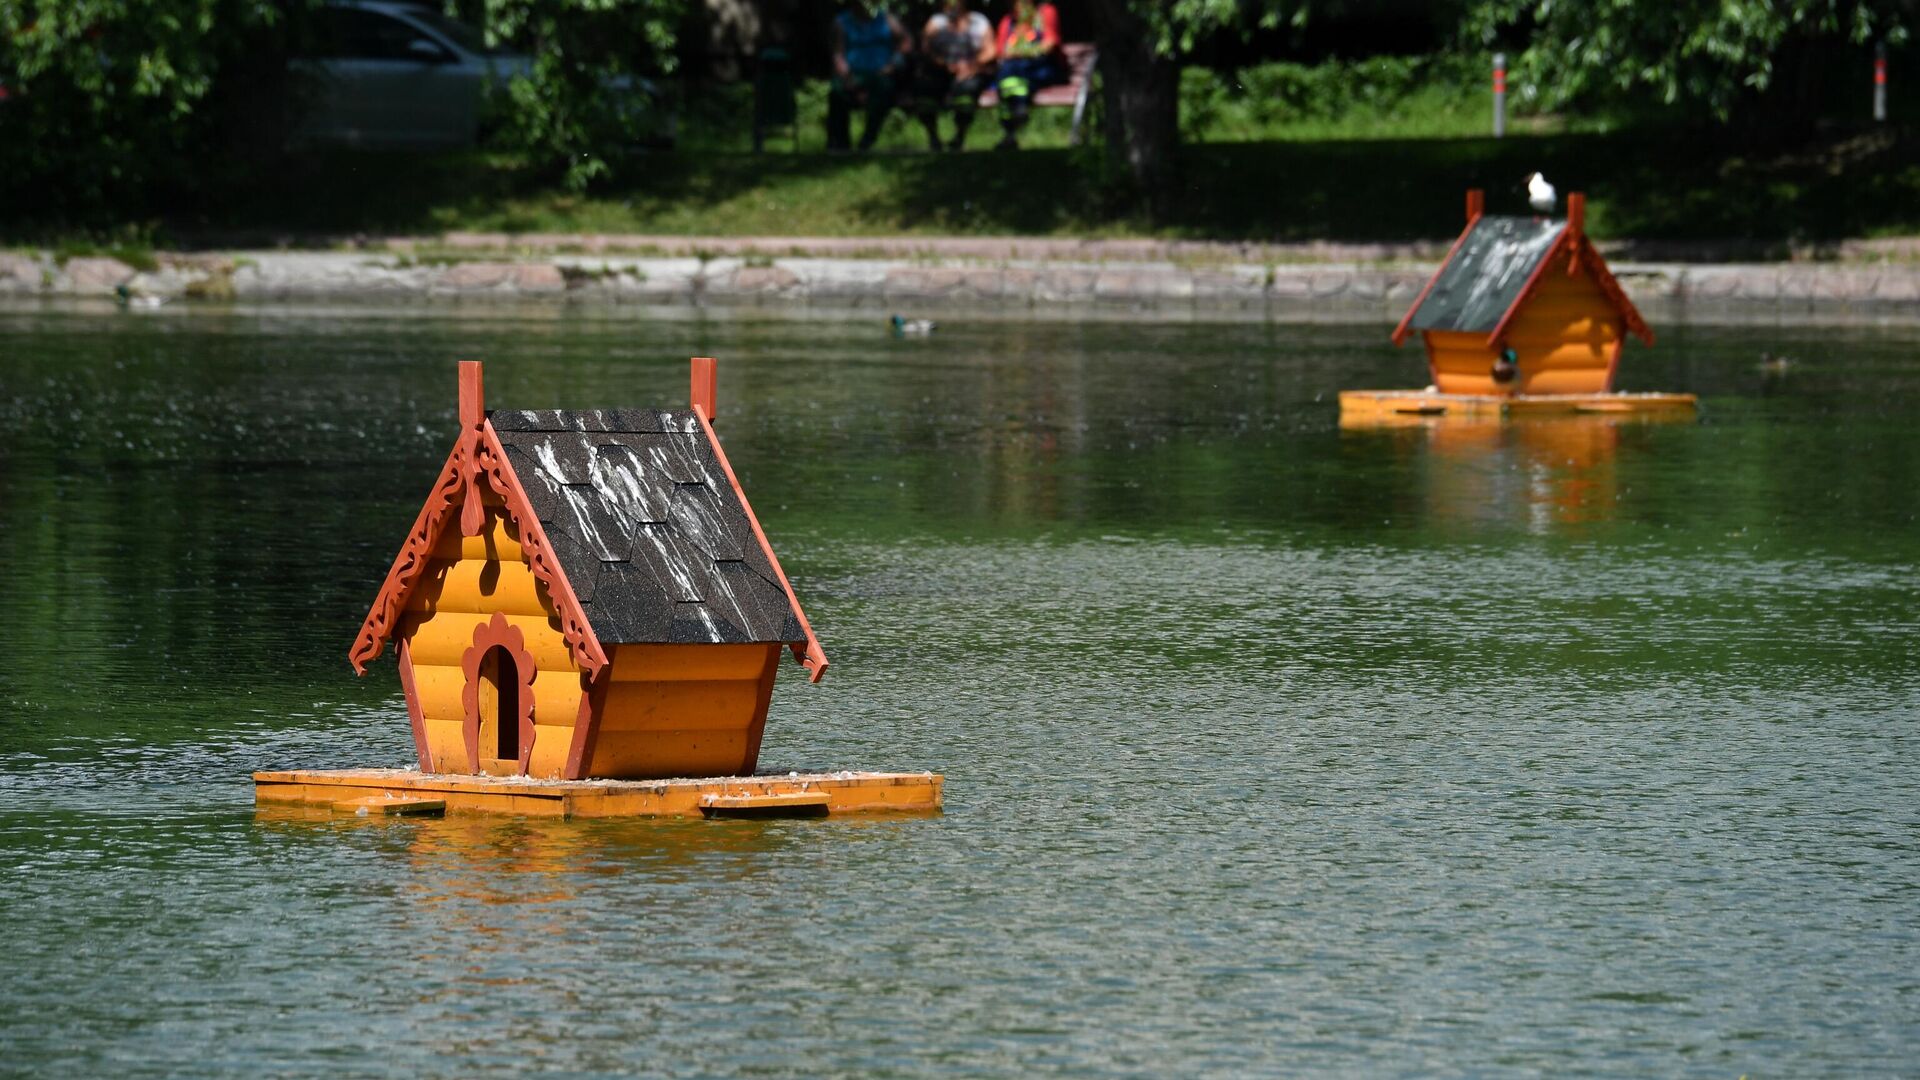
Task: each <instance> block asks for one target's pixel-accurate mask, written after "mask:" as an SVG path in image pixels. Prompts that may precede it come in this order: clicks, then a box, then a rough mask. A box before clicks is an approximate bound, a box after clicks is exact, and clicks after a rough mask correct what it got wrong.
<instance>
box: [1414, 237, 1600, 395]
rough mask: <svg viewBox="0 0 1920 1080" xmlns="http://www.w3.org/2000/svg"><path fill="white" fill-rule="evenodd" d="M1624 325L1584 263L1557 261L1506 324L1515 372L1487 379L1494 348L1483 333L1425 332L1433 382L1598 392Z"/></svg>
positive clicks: (1479, 388)
mask: <svg viewBox="0 0 1920 1080" xmlns="http://www.w3.org/2000/svg"><path fill="white" fill-rule="evenodd" d="M1624 329H1625V327H1624V325H1623V324H1622V322H1621V319H1620V316H1619V315H1618V314H1616V313H1615V312H1614V310H1613V306H1612V305H1611V304H1609V303H1608V302H1607V299H1606V296H1605V294H1603V293H1602V292H1601V291H1600V287H1599V286H1598V285H1597V284H1595V283H1594V281H1593V278H1592V277H1590V276H1589V275H1588V274H1587V273H1586V271H1585V270H1584V269H1583V270H1581V271H1579V272H1578V273H1576V274H1574V275H1572V276H1568V274H1567V261H1566V260H1565V259H1564V258H1562V259H1557V260H1555V262H1554V264H1553V265H1551V266H1549V267H1548V268H1547V270H1546V272H1545V274H1544V275H1543V276H1542V278H1541V280H1540V284H1539V286H1538V287H1537V288H1536V289H1535V290H1534V292H1533V295H1531V296H1529V297H1528V298H1527V301H1526V303H1525V305H1524V306H1522V307H1521V309H1520V312H1519V314H1517V315H1515V316H1514V319H1513V321H1512V322H1511V323H1509V324H1507V339H1506V344H1507V346H1508V347H1509V348H1511V349H1513V351H1514V353H1515V354H1516V355H1517V356H1518V357H1519V364H1520V375H1519V378H1517V379H1515V380H1514V381H1512V382H1510V383H1506V384H1505V385H1502V384H1500V383H1496V382H1494V381H1493V362H1494V360H1495V359H1496V358H1497V357H1498V355H1499V354H1498V353H1497V352H1496V351H1495V350H1493V349H1490V348H1488V347H1487V337H1486V335H1485V334H1462V333H1453V332H1448V331H1438V330H1433V331H1428V332H1427V333H1426V341H1427V358H1428V361H1429V363H1431V365H1432V367H1433V381H1434V385H1435V386H1437V387H1438V388H1439V389H1440V390H1441V392H1443V393H1448V394H1598V393H1605V392H1606V391H1608V390H1610V389H1612V387H1611V385H1610V380H1609V379H1608V374H1609V370H1610V368H1611V367H1612V362H1613V356H1614V353H1615V352H1616V351H1617V350H1618V348H1619V346H1620V339H1621V334H1622V332H1623V330H1624Z"/></svg>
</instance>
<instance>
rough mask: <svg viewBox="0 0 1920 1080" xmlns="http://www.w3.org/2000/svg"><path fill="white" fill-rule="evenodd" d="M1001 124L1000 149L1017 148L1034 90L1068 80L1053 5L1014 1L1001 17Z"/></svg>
mask: <svg viewBox="0 0 1920 1080" xmlns="http://www.w3.org/2000/svg"><path fill="white" fill-rule="evenodd" d="M995 47H996V48H997V49H998V50H999V53H1000V73H999V77H998V85H999V89H1000V109H1001V114H1000V126H1001V127H1002V128H1003V129H1005V131H1006V134H1005V135H1003V136H1001V138H1000V142H999V144H998V147H997V148H998V149H1001V150H1017V149H1019V147H1020V138H1019V134H1020V129H1021V128H1023V127H1025V126H1026V123H1027V113H1028V111H1029V110H1030V109H1032V107H1033V92H1034V91H1035V90H1038V89H1040V88H1041V87H1043V86H1055V85H1057V84H1059V83H1063V82H1066V81H1067V62H1066V58H1065V57H1064V56H1062V55H1061V53H1060V15H1059V13H1058V12H1057V11H1055V10H1054V7H1053V5H1052V4H1048V3H1035V2H1034V0H1014V3H1013V11H1012V12H1010V13H1009V14H1007V15H1005V16H1004V17H1002V18H1001V20H1000V37H999V40H998V41H997V42H996V43H995Z"/></svg>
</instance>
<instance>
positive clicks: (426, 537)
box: [347, 422, 607, 676]
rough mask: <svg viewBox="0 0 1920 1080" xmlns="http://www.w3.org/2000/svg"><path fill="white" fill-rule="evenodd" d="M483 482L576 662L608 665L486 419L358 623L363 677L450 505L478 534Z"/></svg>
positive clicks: (459, 452) (355, 658)
mask: <svg viewBox="0 0 1920 1080" xmlns="http://www.w3.org/2000/svg"><path fill="white" fill-rule="evenodd" d="M483 483H484V485H485V486H486V487H488V488H491V489H492V491H493V493H494V494H496V495H498V496H500V498H501V500H502V501H503V502H504V503H505V504H506V506H505V510H506V514H507V517H508V518H509V519H510V520H511V521H512V522H513V524H514V526H515V528H516V529H517V530H518V531H519V533H520V547H521V549H522V551H523V552H524V553H525V555H526V559H527V564H528V566H530V567H531V568H532V569H533V576H534V577H535V578H536V579H538V580H539V582H540V584H542V585H544V586H546V589H547V598H548V599H549V600H551V601H552V602H553V606H554V611H555V612H556V614H557V615H558V616H559V618H560V632H561V634H562V636H564V637H565V638H566V640H567V648H568V650H569V652H570V653H571V654H572V656H573V661H574V663H576V664H579V665H580V667H581V668H582V669H583V670H584V671H586V673H587V674H588V675H590V676H591V675H594V674H596V673H598V672H599V671H600V669H601V668H603V667H605V666H606V665H607V654H606V652H605V650H603V649H602V648H601V647H600V640H599V639H598V638H597V637H595V636H594V633H593V627H592V626H590V625H588V623H587V616H586V613H585V612H584V611H582V610H581V608H580V601H579V599H578V598H577V597H576V596H574V593H573V586H572V585H570V584H568V582H567V577H566V573H565V572H564V571H563V570H561V568H560V560H559V559H557V558H555V557H554V554H553V545H552V544H551V543H550V542H549V541H548V540H547V534H546V532H545V530H543V529H541V527H540V520H539V518H537V517H535V516H534V514H533V509H532V504H531V503H530V502H528V501H527V493H526V490H525V489H524V488H522V487H521V486H520V479H519V477H517V476H515V475H514V472H513V469H512V467H511V466H510V465H508V464H507V455H506V451H505V450H504V449H503V448H502V447H501V445H500V438H499V436H497V435H495V434H494V432H493V424H492V423H491V422H482V424H481V425H480V427H479V428H478V429H474V430H468V431H463V432H461V434H460V440H459V441H458V442H457V443H455V444H454V447H453V452H452V453H451V454H449V455H447V464H446V466H445V467H443V468H442V469H441V470H440V477H439V479H438V480H436V481H435V482H434V485H433V493H432V494H431V495H429V496H427V503H426V505H425V506H423V507H421V508H420V516H419V517H417V518H415V519H414V522H413V528H412V530H410V531H409V532H408V533H407V541H406V543H405V544H404V545H402V546H401V548H400V554H399V555H398V556H396V557H395V558H394V560H393V567H392V568H391V569H389V570H388V571H387V578H386V581H385V582H383V583H382V584H381V586H380V592H379V593H378V594H377V595H376V596H375V597H374V600H373V608H372V610H371V611H369V612H368V613H367V618H366V621H365V622H363V623H361V624H360V633H359V634H358V636H356V637H355V638H354V643H353V649H352V651H351V652H349V653H348V654H347V659H348V660H349V661H350V662H351V663H352V664H353V670H354V671H355V672H357V673H359V674H362V675H364V674H366V672H367V664H368V663H369V662H370V661H372V660H375V659H377V658H378V657H379V656H380V652H381V650H382V649H384V648H385V647H386V644H387V641H388V639H390V638H392V637H393V634H394V631H395V630H397V629H398V628H399V625H400V617H401V614H402V613H403V612H404V611H406V608H407V597H409V596H410V595H412V593H413V590H414V587H415V586H416V585H418V584H419V582H420V578H421V576H422V575H423V574H424V573H425V571H426V569H427V564H428V563H429V561H431V559H432V557H433V549H434V547H435V546H436V545H437V544H438V543H439V542H440V535H441V533H442V532H444V531H445V530H446V527H447V523H448V521H450V520H451V519H452V513H451V511H452V510H453V508H454V507H455V506H456V505H459V506H461V507H462V508H463V509H462V511H461V515H460V516H461V523H460V525H461V531H462V532H463V533H464V534H466V535H469V536H471V535H475V534H477V533H478V532H479V531H480V529H481V528H482V527H483V526H484V525H485V524H486V510H485V507H484V506H483V505H482V496H481V493H480V488H481V486H482V484H483Z"/></svg>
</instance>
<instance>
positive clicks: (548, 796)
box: [253, 769, 945, 818]
mask: <svg viewBox="0 0 1920 1080" xmlns="http://www.w3.org/2000/svg"><path fill="white" fill-rule="evenodd" d="M944 782H945V777H943V776H941V775H940V774H939V773H897V772H824V773H784V774H779V775H761V776H717V777H707V778H703V779H687V780H531V779H528V778H526V777H518V776H469V775H465V774H460V775H455V774H429V773H419V772H414V771H412V770H408V769H290V770H278V771H276V770H267V771H262V772H257V773H254V774H253V783H254V789H253V795H254V802H255V804H256V805H268V804H295V805H297V804H308V805H314V806H326V807H339V806H341V805H342V804H351V805H353V806H355V807H357V806H359V805H361V804H362V803H363V801H365V800H375V801H373V802H366V803H365V805H367V806H369V807H372V806H376V805H394V806H398V805H400V804H402V803H405V802H410V801H423V800H434V801H440V802H443V803H444V804H445V808H446V812H447V813H449V814H520V815H525V816H530V817H567V818H588V817H659V816H677V817H700V816H702V814H703V810H702V806H703V801H705V800H708V799H709V798H712V799H714V800H730V801H733V802H734V804H735V805H741V806H745V805H749V804H751V803H753V802H754V801H755V800H756V798H762V797H766V796H792V795H818V794H822V793H824V794H825V795H826V797H827V799H826V807H827V812H828V813H829V814H832V815H840V814H873V813H921V814H931V813H938V812H939V811H940V808H941V802H942V787H943V785H944ZM789 801H792V802H794V803H795V804H796V805H798V804H799V803H811V804H814V805H818V800H817V799H800V800H789ZM709 805H711V804H709ZM723 805H724V803H723ZM772 805H778V800H776V801H775V802H774V803H773V804H772ZM343 812H348V813H352V812H355V811H354V810H347V811H343Z"/></svg>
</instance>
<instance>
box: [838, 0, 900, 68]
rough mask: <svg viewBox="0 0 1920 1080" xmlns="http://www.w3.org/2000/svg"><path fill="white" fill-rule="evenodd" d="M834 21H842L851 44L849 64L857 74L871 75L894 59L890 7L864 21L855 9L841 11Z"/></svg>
mask: <svg viewBox="0 0 1920 1080" xmlns="http://www.w3.org/2000/svg"><path fill="white" fill-rule="evenodd" d="M834 20H835V21H836V22H838V23H839V24H840V36H841V38H842V39H843V40H844V41H845V42H846V47H847V51H846V57H847V67H848V68H849V69H850V70H852V71H853V73H854V74H856V75H867V74H871V73H873V72H876V71H879V70H881V69H883V68H885V67H886V66H887V65H888V64H891V63H892V62H893V54H894V52H895V49H894V45H893V22H892V20H890V19H888V18H887V12H886V9H884V8H883V9H881V10H879V11H876V12H874V13H873V17H872V18H870V19H867V20H866V21H864V22H863V21H861V20H860V18H859V16H857V15H856V14H854V13H853V12H851V11H843V12H841V13H840V14H838V15H836V16H834Z"/></svg>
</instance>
